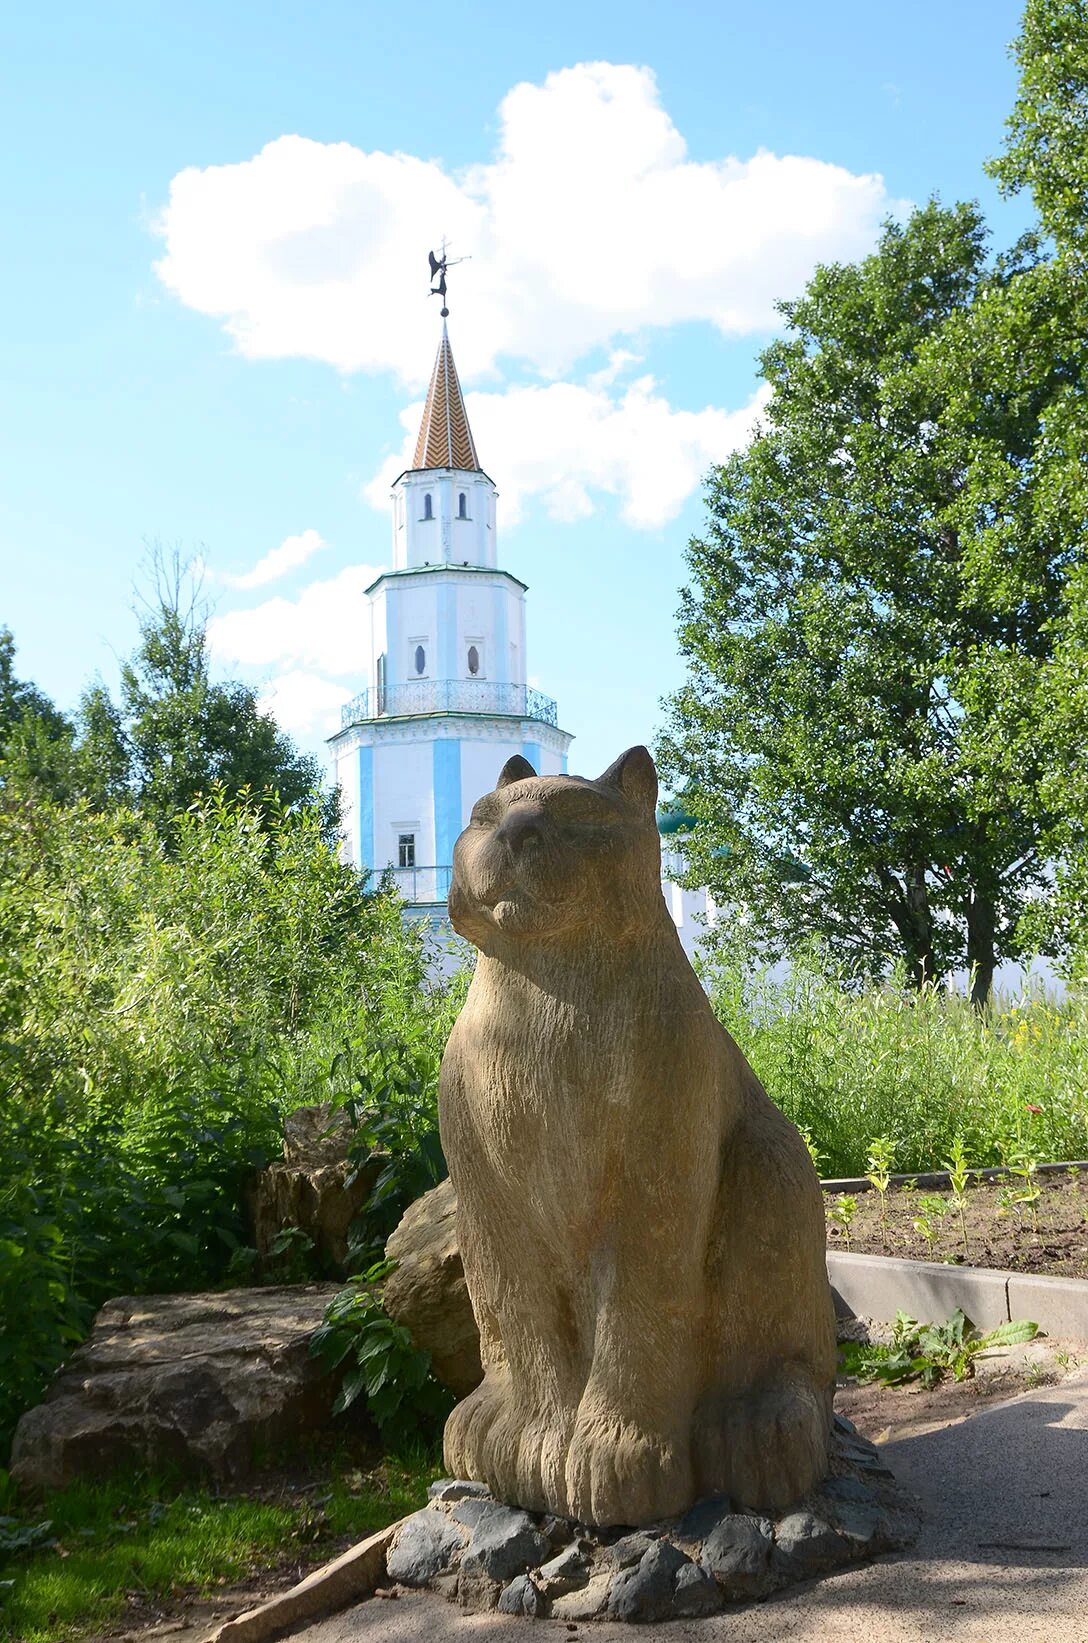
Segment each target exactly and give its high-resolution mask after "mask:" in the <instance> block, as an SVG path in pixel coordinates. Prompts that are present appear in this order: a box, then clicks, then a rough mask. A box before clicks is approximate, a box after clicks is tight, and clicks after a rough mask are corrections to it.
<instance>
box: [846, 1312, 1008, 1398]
mask: <svg viewBox="0 0 1088 1643" xmlns="http://www.w3.org/2000/svg"><path fill="white" fill-rule="evenodd" d="M1038 1332H1039V1325H1038V1324H1035V1323H1029V1322H1027V1321H1024V1320H1021V1321H1019V1322H1012V1323H1005V1324H999V1325H998V1327H997V1328H996V1329H991V1330H989V1331H987V1333H986V1334H981V1333H980V1332H979V1331H978V1330H977V1329H976V1328H975V1327H974V1325H973V1324H971V1323H970V1322H969V1321H968V1320H967V1318H966V1317H965V1316H964V1314H963V1313H962V1312H961V1311H960V1309H959V1308H958V1307H957V1308H956V1310H955V1312H953V1314H952V1316H951V1317H950V1318H948V1319H947V1320H946V1321H945V1322H944V1323H943V1324H919V1323H918V1322H916V1320H915V1319H914V1318H911V1317H909V1316H908V1315H907V1313H905V1312H897V1313H896V1315H895V1327H894V1329H893V1330H892V1338H891V1341H890V1342H889V1343H888V1344H887V1345H886V1346H873V1345H868V1344H863V1343H861V1342H858V1341H845V1342H843V1344H842V1345H841V1346H840V1347H839V1356H840V1361H841V1363H842V1367H843V1369H844V1370H845V1372H846V1373H847V1374H848V1375H854V1376H856V1377H857V1379H858V1380H859V1381H883V1382H884V1383H885V1385H888V1386H900V1385H902V1384H904V1383H905V1382H907V1381H913V1380H920V1381H921V1383H922V1385H923V1386H925V1387H932V1386H936V1385H937V1383H938V1382H939V1381H941V1380H943V1379H944V1377H945V1376H946V1375H951V1376H952V1377H953V1379H955V1380H957V1381H965V1380H969V1379H970V1378H971V1376H973V1375H974V1373H975V1360H976V1359H977V1358H979V1357H981V1356H985V1354H987V1353H989V1352H995V1351H999V1350H1000V1349H1001V1348H1002V1347H1005V1346H1019V1345H1020V1344H1021V1343H1022V1342H1024V1341H1030V1340H1033V1339H1034V1337H1035V1336H1036V1335H1037V1334H1038Z"/></svg>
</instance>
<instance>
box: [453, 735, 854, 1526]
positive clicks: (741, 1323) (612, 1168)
mask: <svg viewBox="0 0 1088 1643" xmlns="http://www.w3.org/2000/svg"><path fill="white" fill-rule="evenodd" d="M656 804H657V772H656V770H655V768H654V763H653V760H652V758H651V757H650V754H649V753H648V752H647V750H646V749H645V748H644V747H634V748H631V749H630V750H629V751H628V752H627V753H624V754H623V755H622V757H621V758H619V759H617V760H616V762H615V764H613V765H612V766H611V767H610V768H609V769H608V770H607V771H605V773H604V775H603V776H601V777H600V779H599V780H598V781H586V780H583V779H582V778H581V777H578V776H538V775H537V774H536V773H535V772H534V770H533V768H532V766H531V765H530V764H529V762H528V761H527V760H526V759H523V758H521V757H520V756H518V757H515V758H512V759H509V760H508V761H507V763H506V764H505V765H504V767H503V770H502V773H501V775H500V776H499V780H498V785H497V786H496V788H495V791H494V792H493V793H488V794H486V795H485V796H484V797H483V798H482V799H480V800H479V802H478V803H477V804H476V806H475V808H474V809H473V811H472V817H471V820H470V822H469V825H468V827H467V828H466V830H465V831H464V832H463V833H462V834H461V836H460V838H459V839H458V841H457V845H456V848H455V851H454V864H453V883H452V888H451V891H450V898H449V910H450V917H451V920H452V922H453V925H454V928H455V929H456V930H457V931H459V933H460V934H461V935H463V936H465V937H466V938H467V939H468V940H469V941H471V942H472V943H474V945H475V946H476V947H478V948H479V952H480V956H479V959H478V961H477V965H476V971H475V974H474V976H473V979H472V984H471V986H470V988H469V991H468V997H467V999H466V1001H465V1005H464V1008H463V1009H462V1010H461V1013H460V1015H459V1016H458V1018H457V1022H456V1024H455V1026H454V1029H453V1032H452V1034H451V1036H450V1040H449V1044H448V1046H447V1049H446V1053H445V1056H444V1058H443V1062H442V1075H441V1081H440V1097H439V1114H440V1123H441V1134H442V1144H443V1147H444V1149H445V1153H446V1157H447V1159H448V1162H449V1168H450V1175H451V1177H452V1180H453V1185H454V1187H455V1189H456V1192H457V1200H458V1218H457V1229H458V1238H459V1241H460V1246H461V1253H462V1258H463V1261H464V1268H465V1278H466V1281H467V1284H468V1290H469V1294H470V1296H471V1299H472V1306H473V1310H474V1312H475V1314H476V1321H477V1323H478V1325H479V1330H480V1353H481V1361H482V1363H483V1368H484V1378H483V1381H482V1382H481V1384H480V1385H479V1386H478V1387H477V1388H476V1390H475V1391H474V1392H472V1393H470V1394H469V1396H468V1397H467V1398H465V1399H464V1400H463V1401H462V1402H461V1403H459V1404H458V1405H457V1407H456V1408H455V1409H454V1411H453V1413H452V1414H451V1415H450V1417H449V1420H448V1422H447V1424H446V1430H445V1464H446V1467H447V1468H448V1471H449V1473H450V1475H451V1476H452V1477H456V1478H466V1479H474V1480H476V1481H478V1482H482V1483H485V1484H486V1485H487V1486H488V1488H489V1489H490V1490H491V1492H492V1493H493V1494H495V1495H496V1496H497V1497H498V1498H499V1499H501V1500H504V1501H507V1502H508V1503H510V1504H513V1505H518V1506H522V1507H525V1508H527V1509H529V1510H533V1511H550V1512H554V1513H555V1514H557V1515H558V1516H560V1517H564V1518H573V1519H575V1520H576V1521H578V1522H581V1523H585V1524H596V1525H600V1526H607V1525H615V1524H644V1523H650V1522H652V1521H654V1520H655V1519H659V1518H668V1517H673V1516H676V1515H677V1514H679V1513H681V1512H683V1511H685V1510H686V1509H687V1507H689V1506H690V1505H691V1504H692V1503H693V1502H694V1501H696V1500H698V1499H700V1498H702V1497H704V1496H707V1495H716V1494H726V1495H729V1496H730V1497H731V1499H732V1501H733V1503H734V1507H735V1508H736V1507H737V1506H738V1505H739V1506H743V1507H747V1508H751V1509H753V1510H758V1511H767V1512H778V1511H780V1510H782V1509H783V1508H784V1507H787V1506H790V1505H792V1504H793V1503H794V1502H796V1501H797V1500H799V1499H800V1497H801V1496H802V1495H803V1494H804V1493H805V1492H806V1491H807V1490H808V1489H809V1488H811V1487H812V1485H813V1484H815V1483H816V1482H817V1481H818V1480H819V1479H821V1478H822V1477H823V1476H824V1475H825V1473H826V1471H827V1446H828V1434H829V1430H830V1424H831V1400H832V1393H833V1388H834V1381H835V1361H836V1348H835V1325H834V1316H833V1309H832V1302H831V1292H830V1287H829V1285H828V1279H827V1271H826V1268H825V1265H824V1217H823V1205H822V1200H821V1195H820V1187H819V1183H818V1181H817V1179H816V1173H815V1170H814V1169H813V1166H812V1163H811V1160H810V1158H809V1155H808V1151H807V1149H806V1147H805V1145H804V1142H803V1141H802V1140H801V1137H800V1135H799V1134H798V1132H797V1130H796V1129H795V1128H794V1126H793V1125H792V1124H791V1123H790V1122H789V1121H788V1120H787V1119H786V1118H785V1117H783V1115H782V1113H781V1112H779V1110H778V1108H777V1107H775V1106H774V1105H773V1104H772V1103H771V1101H770V1100H769V1099H768V1097H767V1096H766V1094H765V1093H764V1091H763V1089H762V1087H761V1086H760V1084H759V1082H758V1080H757V1079H756V1076H755V1074H754V1073H753V1072H752V1070H751V1068H750V1067H749V1066H748V1063H747V1062H746V1061H745V1059H744V1057H743V1055H742V1054H741V1052H740V1050H739V1049H738V1048H737V1046H736V1045H735V1044H734V1042H733V1040H732V1039H731V1038H730V1036H729V1034H728V1033H727V1032H726V1031H725V1030H724V1028H723V1027H721V1026H720V1025H719V1023H718V1021H717V1020H716V1019H715V1016H714V1014H713V1012H712V1010H711V1008H710V1005H709V1003H708V1001H707V997H706V994H705V993H704V991H703V989H702V987H701V986H700V984H699V980H698V978H697V977H696V975H695V972H694V971H693V969H692V967H691V965H690V963H689V962H688V959H687V957H686V955H685V953H684V950H683V948H682V947H681V945H680V940H679V937H678V936H677V933H676V930H675V927H674V925H673V923H672V920H671V918H670V916H669V912H668V909H667V907H666V905H665V901H664V898H663V896H662V894H661V857H660V842H659V836H658V831H657V825H656Z"/></svg>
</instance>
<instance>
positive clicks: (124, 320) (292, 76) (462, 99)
mask: <svg viewBox="0 0 1088 1643" xmlns="http://www.w3.org/2000/svg"><path fill="white" fill-rule="evenodd" d="M1019 11H1020V7H1019V4H1017V3H1010V0H941V3H940V4H938V3H936V0H917V3H916V4H914V5H913V6H911V7H903V6H892V5H886V4H875V5H874V4H873V3H872V0H867V3H864V4H862V3H857V0H836V3H834V4H832V5H830V6H813V5H812V3H811V0H763V4H762V5H760V6H755V5H752V4H739V3H736V0H716V3H714V4H713V5H711V4H709V3H706V0H704V3H703V4H693V3H690V0H679V3H677V0H673V3H672V4H670V5H669V6H667V7H666V6H662V5H661V4H660V3H655V4H643V3H641V0H624V3H622V4H620V3H614V4H613V3H611V0H608V3H599V0H582V3H579V4H572V3H569V0H552V3H551V4H550V5H549V6H547V7H511V6H510V5H509V4H508V3H503V4H498V3H494V0H488V3H486V4H462V5H450V4H445V5H442V6H439V5H435V4H432V3H430V0H417V3H416V4H414V5H412V6H410V7H405V6H390V5H385V6H378V5H376V4H372V3H370V0H354V3H347V0H308V3H307V4H305V5H303V4H283V3H277V0H262V4H260V5H259V6H258V5H256V4H251V3H250V0H232V3H230V4H228V5H223V4H222V0H219V3H217V4H215V5H211V4H205V3H204V0H188V3H187V4H186V5H185V6H178V5H164V4H155V3H151V0H141V3H139V4H136V3H133V4H116V3H111V0H96V3H94V4H93V5H92V4H87V5H71V4H65V3H64V0H60V3H59V4H55V5H51V6H49V7H30V6H24V7H20V8H15V7H14V6H13V5H9V6H8V7H6V8H5V9H4V10H3V12H2V14H0V138H2V143H0V224H2V228H0V236H2V241H3V249H2V254H0V383H2V384H3V387H2V390H0V625H7V626H9V627H10V628H11V629H12V631H13V632H14V635H15V639H16V644H17V646H18V659H17V666H18V671H19V673H20V674H21V676H22V677H26V678H32V679H33V680H34V681H35V682H36V683H37V684H38V685H39V686H41V688H43V689H44V690H46V691H47V692H48V693H49V694H50V695H51V696H52V697H53V698H54V699H55V700H56V701H57V702H58V704H59V705H60V706H62V707H64V708H73V707H74V706H75V705H76V703H77V701H78V698H79V695H80V692H81V690H82V689H83V688H84V687H85V686H86V685H87V684H88V683H89V682H90V681H91V680H92V679H94V678H95V677H101V678H103V679H104V680H105V682H106V683H107V684H108V685H111V686H113V685H115V683H116V678H117V669H118V662H119V659H121V658H123V657H124V656H125V655H127V654H128V652H130V651H131V649H132V647H133V644H134V642H135V639H136V634H137V627H136V616H135V614H134V601H135V598H136V591H134V590H137V591H138V590H139V589H140V587H141V586H143V587H146V578H147V561H148V555H149V551H150V550H151V549H152V548H153V547H154V545H155V544H158V545H159V546H160V547H161V548H163V549H164V550H166V551H167V552H168V553H171V552H174V551H175V550H176V551H177V552H178V553H179V554H180V555H181V557H182V559H183V560H184V561H185V562H193V563H195V564H197V565H198V566H199V567H200V573H201V574H202V576H203V586H204V593H205V596H206V598H207V600H208V604H209V609H210V626H209V636H210V640H211V644H212V651H213V657H214V663H215V667H216V670H217V672H218V673H219V674H220V675H222V676H224V677H227V676H230V677H240V678H244V679H246V680H248V681H250V682H252V683H254V684H255V685H256V686H257V687H258V688H259V689H260V691H261V693H262V697H263V699H264V700H265V701H266V702H267V703H268V704H269V706H270V707H271V709H272V711H274V712H275V713H276V715H277V717H278V718H279V719H280V722H281V723H282V724H283V726H284V728H285V729H286V730H288V731H289V732H290V733H291V734H292V735H293V736H294V737H295V738H296V740H297V741H298V742H299V743H300V744H301V745H303V746H304V747H306V748H307V749H309V750H313V751H319V750H320V751H322V752H323V738H324V737H325V736H326V735H328V734H329V733H330V732H331V731H332V730H333V729H334V728H335V727H336V725H337V722H338V717H339V707H340V704H341V703H342V702H343V701H345V700H347V699H348V698H349V697H350V696H352V695H353V694H354V693H355V692H356V691H357V690H358V689H359V688H360V687H361V686H362V685H363V684H364V683H365V675H366V667H367V661H368V657H367V653H366V649H365V621H364V608H363V605H364V602H363V589H364V588H365V586H366V585H367V583H368V582H369V581H371V580H372V579H373V577H374V576H375V575H376V574H377V572H378V570H380V569H381V568H382V567H383V566H386V565H387V564H388V563H389V562H390V526H389V514H388V493H389V481H390V480H391V479H392V478H393V477H395V475H396V474H397V473H398V472H399V471H400V469H401V468H402V467H405V466H407V465H408V454H407V453H408V452H409V451H410V446H411V444H412V443H413V442H414V436H415V431H416V428H417V426H418V421H419V413H420V410H421V406H422V397H423V393H424V391H425V387H426V380H427V377H428V375H429V372H430V368H431V364H432V362H433V358H434V353H435V348H436V346H437V341H438V331H439V325H440V320H439V317H438V314H437V312H436V310H437V307H438V304H437V303H436V302H435V301H433V300H432V299H430V298H429V297H428V294H427V293H428V279H427V251H428V249H429V248H430V247H431V246H432V245H435V244H437V242H439V241H440V240H441V238H442V236H443V235H446V236H448V239H449V241H450V256H451V258H453V257H457V256H464V257H466V258H468V259H469V260H467V261H466V262H465V263H464V264H463V265H462V266H461V267H459V268H457V269H455V270H453V271H452V272H451V275H450V309H451V317H450V321H449V325H450V337H451V341H452V344H453V349H454V353H455V356H456V359H457V364H458V368H459V372H460V375H461V380H462V384H463V386H464V388H465V391H466V398H467V403H468V410H469V416H470V420H471V422H472V426H473V432H474V434H475V438H476V445H477V449H478V452H479V455H480V460H481V463H482V465H483V467H484V468H485V469H486V471H487V472H488V473H489V475H490V476H491V477H492V479H494V481H495V482H496V484H497V486H498V488H499V493H500V501H499V510H500V511H499V538H498V541H499V561H500V564H501V565H503V567H504V568H506V569H508V570H510V571H512V572H513V573H514V575H516V576H517V577H519V578H520V579H521V580H522V581H524V582H526V583H527V584H528V585H529V593H528V622H529V632H528V670H529V675H530V679H531V682H532V683H533V684H535V685H536V686H537V687H538V688H539V689H541V690H543V691H544V692H546V693H547V694H548V695H550V696H553V697H555V698H556V699H557V701H558V704H559V722H560V724H561V725H562V726H563V728H565V729H567V730H569V731H571V732H572V733H573V734H574V736H575V738H576V740H575V742H574V746H573V748H572V750H571V769H572V770H574V771H578V772H580V773H582V774H586V775H595V774H597V773H598V772H599V771H600V770H602V769H604V768H605V766H607V765H608V764H609V763H610V762H611V761H612V759H613V758H614V757H615V756H616V755H617V754H618V753H619V752H620V751H622V749H623V748H625V747H627V746H629V745H631V744H632V743H635V742H649V743H652V741H653V739H654V736H655V734H656V732H657V730H658V729H659V728H660V726H661V724H662V721H663V713H662V708H661V699H662V697H663V696H665V695H666V694H667V693H668V692H669V691H670V690H674V689H675V688H676V687H677V686H678V685H679V684H680V683H681V682H682V680H683V663H682V660H681V658H680V657H679V655H678V651H677V645H676V636H675V629H676V621H675V616H676V609H677V605H678V602H679V590H680V589H681V587H682V586H683V585H684V582H685V562H684V552H685V547H686V544H687V542H688V540H689V538H690V537H691V536H692V535H693V534H698V533H699V531H700V529H701V525H702V521H703V518H704V508H703V502H702V481H703V478H704V476H705V474H706V471H707V469H708V468H709V467H710V466H711V464H712V463H713V462H715V461H718V460H720V459H721V458H723V457H724V456H725V455H727V454H728V452H729V451H730V450H732V449H735V448H737V446H738V445H740V444H742V443H743V441H744V440H745V438H746V437H747V436H748V433H749V431H750V430H751V428H752V426H753V423H754V421H755V420H756V418H757V417H758V414H759V408H760V405H761V403H762V394H763V390H762V386H761V381H760V374H759V367H758V355H759V352H760V350H761V349H762V348H764V347H765V346H766V345H767V343H768V341H769V340H770V339H771V337H772V336H773V335H774V331H775V326H776V313H775V307H774V304H775V302H776V301H777V300H779V299H782V298H788V297H790V296H793V295H796V294H798V292H799V291H800V290H801V288H802V287H803V285H804V282H805V280H806V279H807V277H808V276H809V275H810V274H811V272H812V270H813V268H814V267H815V266H816V264H817V263H819V262H821V261H829V260H852V259H854V258H856V257H858V256H862V255H864V254H865V253H866V252H867V251H868V250H869V249H871V248H872V247H873V245H874V244H875V241H876V238H877V235H878V233H879V228H880V224H881V222H882V220H884V219H885V218H886V217H887V216H889V215H892V216H902V215H903V214H905V213H906V212H907V211H909V209H910V206H911V204H912V203H920V202H922V201H924V200H925V199H927V198H928V197H929V196H930V195H931V194H933V193H939V194H940V195H941V197H942V198H943V199H944V200H945V201H947V202H951V201H953V200H955V199H961V198H972V199H979V200H981V201H982V203H983V205H984V207H985V209H986V211H987V213H988V215H989V217H990V221H991V224H992V227H993V230H994V238H995V242H996V243H997V244H1004V243H1007V242H1008V241H1009V240H1011V239H1012V238H1014V237H1015V236H1016V235H1017V234H1018V233H1020V232H1021V231H1022V230H1023V229H1024V228H1025V227H1027V226H1028V222H1029V213H1028V206H1027V204H1026V203H1025V202H1021V201H1013V202H1007V201H1001V200H1000V199H999V198H998V196H997V194H996V191H995V189H994V187H993V185H992V183H990V181H989V179H988V178H987V177H986V176H985V174H984V172H983V169H982V168H983V164H984V162H985V160H986V159H987V158H988V157H989V156H990V155H992V154H994V153H995V152H996V151H997V150H998V148H999V147H1000V144H1001V139H1002V129H1003V123H1004V120H1005V118H1006V116H1007V114H1008V112H1009V109H1010V108H1011V104H1012V99H1013V95H1014V90H1015V70H1014V65H1013V63H1012V61H1011V59H1010V57H1009V54H1008V46H1009V43H1010V41H1011V40H1012V39H1013V38H1014V36H1015V34H1016V32H1017V28H1018V23H1019Z"/></svg>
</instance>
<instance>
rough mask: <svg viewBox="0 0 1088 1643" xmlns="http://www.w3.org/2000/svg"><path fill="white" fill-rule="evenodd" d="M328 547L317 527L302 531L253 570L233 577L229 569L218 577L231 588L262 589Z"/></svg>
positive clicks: (217, 578)
mask: <svg viewBox="0 0 1088 1643" xmlns="http://www.w3.org/2000/svg"><path fill="white" fill-rule="evenodd" d="M324 546H325V543H324V542H323V541H322V539H321V537H320V536H319V535H318V533H317V531H315V530H306V531H301V532H300V533H299V534H298V535H297V536H285V537H284V539H283V541H282V542H281V543H280V545H279V547H278V548H270V549H269V550H268V552H267V553H266V554H265V555H264V557H263V558H262V559H258V561H257V563H256V564H255V565H254V567H253V569H252V570H247V571H244V572H243V573H242V574H241V575H239V576H231V575H229V574H228V573H227V572H226V571H219V572H218V573H216V580H217V581H219V582H225V583H226V585H227V587H228V588H261V587H264V586H265V584H266V583H268V582H275V581H277V580H278V578H279V577H281V576H286V575H287V573H288V571H293V570H297V569H298V567H299V566H300V565H304V564H305V563H306V561H307V560H308V559H312V558H313V556H314V554H315V553H317V552H319V551H320V549H321V548H323V547H324Z"/></svg>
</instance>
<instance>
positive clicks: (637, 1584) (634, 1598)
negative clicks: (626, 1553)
mask: <svg viewBox="0 0 1088 1643" xmlns="http://www.w3.org/2000/svg"><path fill="white" fill-rule="evenodd" d="M690 1563H691V1559H690V1558H689V1557H686V1556H685V1555H684V1553H683V1552H682V1551H680V1549H679V1547H677V1546H672V1545H670V1544H669V1542H668V1541H667V1540H659V1541H655V1542H654V1544H653V1545H652V1546H651V1547H650V1549H649V1551H648V1552H646V1553H645V1555H644V1556H643V1557H642V1558H641V1559H640V1560H639V1562H638V1563H636V1564H635V1565H634V1567H633V1568H628V1569H621V1570H620V1572H619V1573H618V1574H617V1575H616V1577H615V1579H614V1580H613V1582H612V1590H611V1592H610V1594H609V1598H608V1614H609V1618H610V1619H611V1620H664V1619H666V1618H667V1617H668V1616H669V1615H670V1614H672V1613H674V1612H675V1611H674V1609H673V1593H674V1590H675V1587H676V1577H677V1575H678V1574H679V1573H680V1570H681V1569H682V1568H684V1567H685V1565H689V1564H690Z"/></svg>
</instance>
